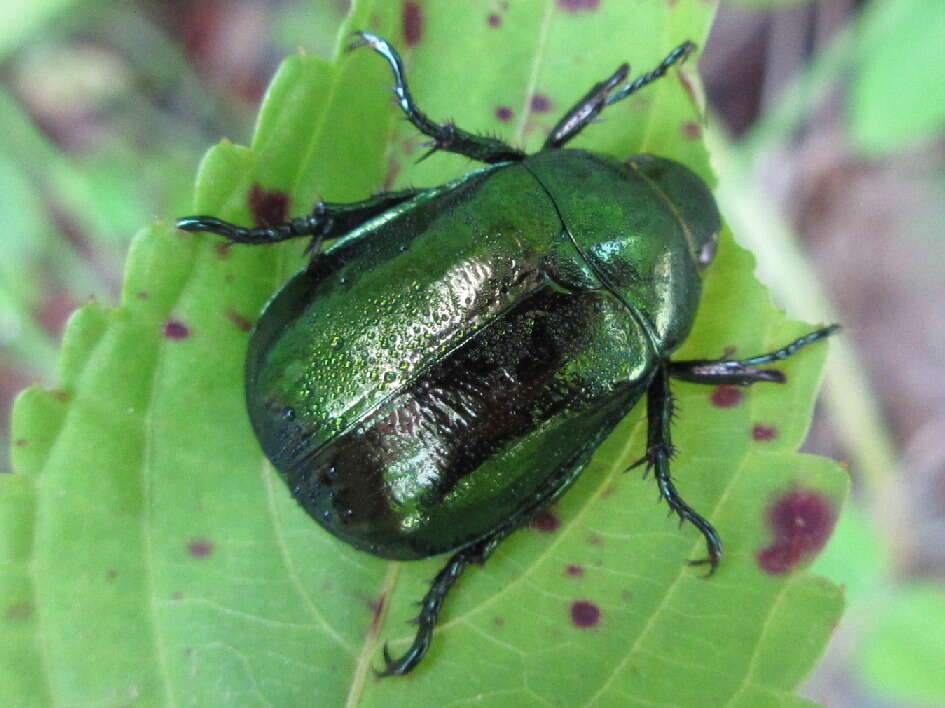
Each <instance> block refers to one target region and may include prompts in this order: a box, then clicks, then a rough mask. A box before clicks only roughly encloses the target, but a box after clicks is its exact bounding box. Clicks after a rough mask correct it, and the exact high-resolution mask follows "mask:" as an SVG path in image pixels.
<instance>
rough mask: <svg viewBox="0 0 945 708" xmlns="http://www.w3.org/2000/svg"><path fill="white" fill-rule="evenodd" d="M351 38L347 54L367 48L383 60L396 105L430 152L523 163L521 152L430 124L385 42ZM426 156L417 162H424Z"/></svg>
mask: <svg viewBox="0 0 945 708" xmlns="http://www.w3.org/2000/svg"><path fill="white" fill-rule="evenodd" d="M354 36H355V37H356V38H357V39H355V41H353V42H352V43H351V44H349V45H348V51H349V52H350V51H353V50H355V49H358V48H360V47H370V48H371V49H373V50H374V51H375V52H376V53H377V54H380V55H381V56H382V57H384V59H386V60H387V63H388V64H389V65H390V68H391V71H392V72H393V73H394V82H395V85H394V94H395V95H396V96H397V103H398V104H399V105H400V108H401V110H402V111H403V112H404V115H406V116H407V120H409V121H410V122H411V123H413V125H414V127H416V129H417V130H419V131H420V132H421V133H423V134H424V135H428V136H430V137H431V138H433V140H434V146H435V147H434V151H435V150H442V151H443V152H453V153H456V154H458V155H465V156H466V157H470V158H472V159H473V160H479V161H480V162H485V163H489V164H492V163H496V162H510V161H511V162H518V161H521V160H524V159H525V153H524V152H522V151H521V150H517V149H515V148H513V147H512V146H511V145H508V144H507V143H505V142H503V141H501V140H497V139H496V138H489V137H484V136H481V135H473V134H472V133H467V132H466V131H465V130H462V129H460V128H458V127H456V126H455V125H453V124H452V123H444V124H442V125H441V124H439V123H435V122H434V121H432V120H430V118H429V117H428V116H427V115H426V114H425V113H424V112H423V111H421V110H420V108H419V107H418V106H417V104H416V103H415V102H414V100H413V96H411V95H410V89H409V88H408V86H407V77H406V75H405V73H404V64H403V61H402V60H401V58H400V55H399V54H398V53H397V50H396V49H394V48H393V47H392V46H391V45H390V43H389V42H388V41H387V40H386V39H382V38H381V37H378V36H377V35H376V34H371V33H370V32H355V33H354ZM429 154H430V153H427V155H424V156H423V158H421V159H425V158H426V157H427V156H428V155H429Z"/></svg>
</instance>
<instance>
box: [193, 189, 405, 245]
mask: <svg viewBox="0 0 945 708" xmlns="http://www.w3.org/2000/svg"><path fill="white" fill-rule="evenodd" d="M423 191H424V190H422V189H405V190H403V191H400V192H381V193H380V194H376V195H374V196H373V197H371V198H369V199H365V200H363V201H360V202H351V203H350V204H345V203H340V202H337V203H336V202H318V203H317V204H316V205H315V207H314V208H313V209H312V211H311V213H309V214H307V215H306V216H300V217H296V218H295V219H291V220H289V221H286V222H285V223H282V224H276V225H275V226H267V227H263V228H258V229H248V228H246V227H244V226H237V225H236V224H231V223H230V222H228V221H222V220H221V219H218V218H216V217H215V216H203V215H197V216H185V217H183V218H180V219H178V220H177V222H176V226H177V228H179V229H183V230H184V231H209V232H210V233H214V234H219V235H220V236H224V237H225V238H227V239H229V240H230V241H232V242H234V243H249V244H254V245H258V244H270V243H276V242H277V241H286V240H288V239H292V238H298V237H300V236H314V241H313V242H312V245H313V248H312V249H311V250H312V251H314V252H316V253H317V252H318V248H317V247H315V246H320V245H321V242H322V241H323V240H325V239H330V238H336V237H338V236H341V235H343V234H346V233H347V232H349V231H351V230H352V229H354V228H356V227H357V226H360V225H361V224H363V223H364V222H366V221H368V220H370V219H372V218H374V217H375V216H378V215H379V214H383V213H384V212H385V211H387V210H388V209H391V208H392V207H395V206H397V205H398V204H400V203H402V202H405V201H407V200H408V199H413V198H414V197H415V196H417V195H418V194H421V193H422V192H423Z"/></svg>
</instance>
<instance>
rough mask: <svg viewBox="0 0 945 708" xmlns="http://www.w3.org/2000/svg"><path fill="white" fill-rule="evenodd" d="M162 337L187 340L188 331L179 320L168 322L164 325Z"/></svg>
mask: <svg viewBox="0 0 945 708" xmlns="http://www.w3.org/2000/svg"><path fill="white" fill-rule="evenodd" d="M164 336H165V337H167V338H168V339H187V337H189V336H190V329H188V327H187V325H185V324H184V323H183V322H181V321H180V320H168V321H167V322H165V323H164Z"/></svg>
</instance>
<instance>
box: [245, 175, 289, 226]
mask: <svg viewBox="0 0 945 708" xmlns="http://www.w3.org/2000/svg"><path fill="white" fill-rule="evenodd" d="M249 211H250V213H251V214H252V215H253V222H254V223H255V224H256V226H258V227H260V228H264V227H266V226H275V225H276V224H281V223H282V222H284V221H285V220H286V219H288V215H289V195H288V194H286V193H285V192H280V191H279V190H277V189H264V188H263V187H262V186H261V185H259V184H254V185H253V187H252V189H250V190H249Z"/></svg>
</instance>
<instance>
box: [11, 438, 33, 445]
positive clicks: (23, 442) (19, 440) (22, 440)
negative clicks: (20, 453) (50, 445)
mask: <svg viewBox="0 0 945 708" xmlns="http://www.w3.org/2000/svg"><path fill="white" fill-rule="evenodd" d="M29 444H30V441H29V440H27V439H26V438H17V439H16V440H14V441H13V446H14V447H26V446H27V445H29Z"/></svg>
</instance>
